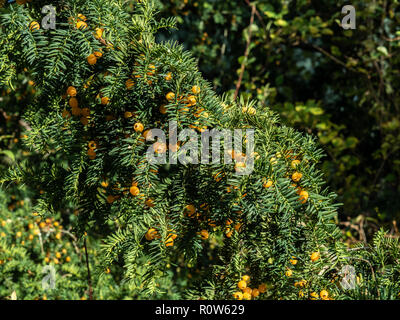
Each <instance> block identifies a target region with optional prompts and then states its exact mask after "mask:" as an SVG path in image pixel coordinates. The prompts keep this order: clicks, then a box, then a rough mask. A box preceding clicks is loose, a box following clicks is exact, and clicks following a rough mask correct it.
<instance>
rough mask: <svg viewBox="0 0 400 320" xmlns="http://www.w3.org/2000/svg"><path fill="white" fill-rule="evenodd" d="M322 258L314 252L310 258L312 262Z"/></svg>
mask: <svg viewBox="0 0 400 320" xmlns="http://www.w3.org/2000/svg"><path fill="white" fill-rule="evenodd" d="M320 257H321V256H320V254H319V252H313V253H312V254H311V256H310V258H311V261H312V262H315V261H317V260H318V259H319V258H320Z"/></svg>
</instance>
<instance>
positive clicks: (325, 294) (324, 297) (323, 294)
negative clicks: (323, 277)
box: [319, 290, 329, 300]
mask: <svg viewBox="0 0 400 320" xmlns="http://www.w3.org/2000/svg"><path fill="white" fill-rule="evenodd" d="M319 296H320V297H321V299H322V300H328V298H329V293H328V291H326V290H322V291H321V292H320V293H319Z"/></svg>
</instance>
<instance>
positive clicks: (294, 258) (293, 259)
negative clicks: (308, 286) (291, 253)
mask: <svg viewBox="0 0 400 320" xmlns="http://www.w3.org/2000/svg"><path fill="white" fill-rule="evenodd" d="M289 262H290V263H291V264H292V265H296V264H297V259H296V257H292V259H290V260H289Z"/></svg>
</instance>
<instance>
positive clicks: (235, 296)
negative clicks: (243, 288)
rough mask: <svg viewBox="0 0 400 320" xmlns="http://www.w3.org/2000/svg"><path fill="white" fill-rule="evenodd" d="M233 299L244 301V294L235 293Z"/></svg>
mask: <svg viewBox="0 0 400 320" xmlns="http://www.w3.org/2000/svg"><path fill="white" fill-rule="evenodd" d="M233 297H234V298H235V299H236V300H242V299H243V293H241V292H239V291H237V292H235V293H234V294H233Z"/></svg>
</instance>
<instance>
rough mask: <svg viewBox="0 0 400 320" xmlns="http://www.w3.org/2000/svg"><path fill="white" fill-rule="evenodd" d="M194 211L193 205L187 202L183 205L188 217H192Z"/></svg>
mask: <svg viewBox="0 0 400 320" xmlns="http://www.w3.org/2000/svg"><path fill="white" fill-rule="evenodd" d="M195 212H196V208H195V206H194V205H192V204H188V205H187V206H186V207H185V213H186V215H187V216H188V217H193V216H194V214H195Z"/></svg>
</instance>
